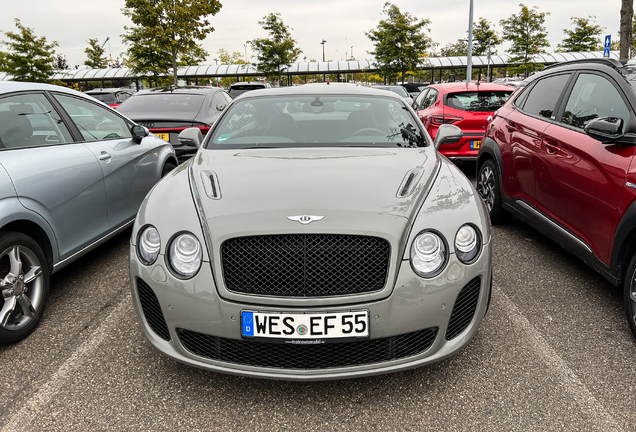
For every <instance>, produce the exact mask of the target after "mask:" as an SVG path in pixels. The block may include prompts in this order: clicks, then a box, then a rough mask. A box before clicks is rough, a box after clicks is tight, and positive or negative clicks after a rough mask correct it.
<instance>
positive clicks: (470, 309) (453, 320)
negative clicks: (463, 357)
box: [446, 277, 481, 340]
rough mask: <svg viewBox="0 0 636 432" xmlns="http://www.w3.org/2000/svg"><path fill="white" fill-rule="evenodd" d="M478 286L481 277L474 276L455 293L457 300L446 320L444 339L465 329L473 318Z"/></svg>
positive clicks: (477, 297) (477, 298)
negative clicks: (447, 320) (448, 319)
mask: <svg viewBox="0 0 636 432" xmlns="http://www.w3.org/2000/svg"><path fill="white" fill-rule="evenodd" d="M480 287H481V279H480V278H478V277H476V278H475V279H473V280H471V281H470V282H468V283H467V284H466V285H465V286H464V288H462V290H461V291H460V292H459V294H458V295H457V300H456V301H455V306H453V312H452V313H451V317H450V321H449V322H448V329H447V330H446V340H451V339H453V338H455V337H457V335H459V334H460V333H461V332H463V331H464V330H466V328H467V327H468V325H469V324H470V322H471V321H472V320H473V316H474V315H475V310H476V309H477V302H478V300H479V289H480Z"/></svg>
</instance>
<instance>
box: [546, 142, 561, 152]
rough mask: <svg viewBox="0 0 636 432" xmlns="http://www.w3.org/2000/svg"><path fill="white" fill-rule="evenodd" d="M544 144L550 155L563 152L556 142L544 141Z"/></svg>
mask: <svg viewBox="0 0 636 432" xmlns="http://www.w3.org/2000/svg"><path fill="white" fill-rule="evenodd" d="M543 144H544V145H545V148H546V150H547V151H548V153H557V152H558V151H559V150H561V147H559V144H557V143H556V142H555V141H552V140H543Z"/></svg>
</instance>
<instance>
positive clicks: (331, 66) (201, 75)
mask: <svg viewBox="0 0 636 432" xmlns="http://www.w3.org/2000/svg"><path fill="white" fill-rule="evenodd" d="M610 55H611V57H612V58H615V59H617V60H618V59H619V52H618V51H612V52H611V53H610ZM602 57H603V51H593V52H570V53H552V54H537V55H534V56H533V57H532V58H533V61H534V62H535V63H541V64H544V65H550V64H554V63H560V62H565V61H568V60H578V59H586V58H602ZM511 58H512V56H510V55H509V54H492V55H491V56H490V60H488V57H487V56H473V57H472V67H473V70H475V69H476V70H480V71H481V72H482V75H483V76H485V75H486V70H487V68H488V65H490V67H491V68H507V67H510V66H515V65H516V63H511V62H510V59H511ZM467 62H468V57H465V56H464V57H426V58H424V59H423V60H422V62H421V63H420V65H419V67H418V69H419V70H423V71H431V76H432V77H434V76H435V73H436V72H437V71H439V73H440V76H441V71H442V70H445V69H466V65H467ZM360 72H369V73H375V72H377V68H376V67H375V66H374V62H373V60H350V61H331V62H309V63H293V64H292V65H291V66H289V67H288V68H287V69H285V70H284V71H283V75H285V76H286V77H287V80H288V82H289V83H291V76H293V75H300V76H303V75H318V74H320V75H328V74H349V73H360ZM259 76H263V73H262V72H260V71H259V70H258V69H257V68H256V67H254V66H252V65H245V64H236V65H215V66H187V67H181V68H179V78H182V79H185V80H187V81H189V82H194V83H197V84H198V81H199V79H204V80H207V79H209V78H226V77H236V80H237V81H241V80H242V81H249V80H250V78H254V77H259ZM144 77H145V76H142V75H138V74H134V73H132V72H131V71H130V69H128V68H125V67H124V68H109V69H71V70H66V71H60V72H58V73H56V74H55V75H54V76H53V79H56V80H60V81H64V82H82V81H85V82H86V81H101V82H102V87H104V82H105V81H111V80H132V81H135V82H137V83H138V81H139V80H140V79H142V78H144ZM10 79H11V76H10V75H8V74H6V73H4V72H2V73H0V81H4V80H10Z"/></svg>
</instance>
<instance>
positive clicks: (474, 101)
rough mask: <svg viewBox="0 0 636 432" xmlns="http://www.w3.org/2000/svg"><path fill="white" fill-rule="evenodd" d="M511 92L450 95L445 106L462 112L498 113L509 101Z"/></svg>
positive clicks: (468, 92) (476, 92)
mask: <svg viewBox="0 0 636 432" xmlns="http://www.w3.org/2000/svg"><path fill="white" fill-rule="evenodd" d="M512 92H513V90H512V89H510V91H467V92H459V93H450V94H448V95H447V96H446V101H445V104H446V106H449V107H451V108H455V109H458V110H461V111H496V110H498V109H499V108H501V107H502V106H503V104H504V103H505V102H506V101H507V100H508V98H509V97H510V95H511V94H512Z"/></svg>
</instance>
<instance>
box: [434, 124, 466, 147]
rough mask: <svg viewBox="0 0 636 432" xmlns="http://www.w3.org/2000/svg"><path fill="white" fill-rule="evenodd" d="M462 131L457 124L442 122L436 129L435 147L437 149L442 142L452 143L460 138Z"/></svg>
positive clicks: (462, 134)
mask: <svg viewBox="0 0 636 432" xmlns="http://www.w3.org/2000/svg"><path fill="white" fill-rule="evenodd" d="M463 136H464V133H463V132H462V130H461V129H460V128H458V127H457V126H453V125H450V124H444V125H441V126H440V127H439V129H437V135H435V141H434V144H435V149H436V150H439V147H440V146H441V145H442V144H453V143H456V142H457V141H459V140H460V139H462V137H463Z"/></svg>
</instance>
